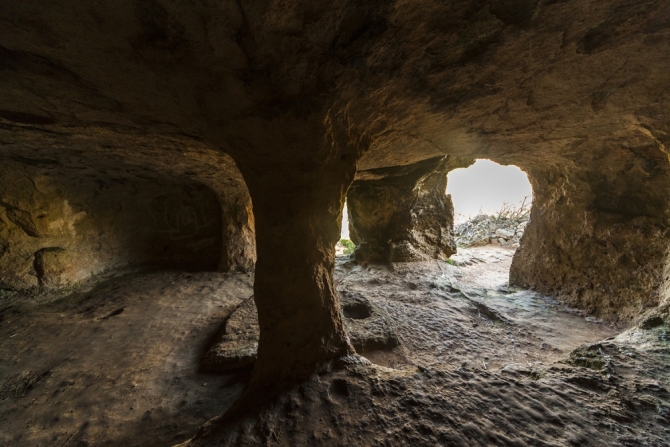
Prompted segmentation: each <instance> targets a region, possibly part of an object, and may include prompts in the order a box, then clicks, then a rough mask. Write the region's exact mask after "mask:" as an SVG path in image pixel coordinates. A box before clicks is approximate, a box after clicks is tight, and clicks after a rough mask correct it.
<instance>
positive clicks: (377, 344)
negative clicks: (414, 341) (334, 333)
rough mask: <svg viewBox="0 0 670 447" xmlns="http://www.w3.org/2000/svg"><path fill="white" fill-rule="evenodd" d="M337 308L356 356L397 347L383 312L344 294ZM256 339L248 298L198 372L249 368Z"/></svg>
mask: <svg viewBox="0 0 670 447" xmlns="http://www.w3.org/2000/svg"><path fill="white" fill-rule="evenodd" d="M340 305H341V306H342V313H343V316H344V324H345V327H346V329H347V333H348V335H349V339H350V341H351V344H352V345H353V347H354V348H355V349H356V352H358V353H359V354H363V355H365V354H366V353H369V352H371V351H379V350H392V349H393V348H395V347H397V346H398V345H399V344H400V341H399V340H398V337H397V336H396V334H395V332H394V329H393V324H392V321H391V319H390V318H389V317H388V316H387V315H386V314H385V313H384V311H383V309H381V308H378V307H376V306H374V305H373V304H371V303H370V301H369V300H367V299H365V298H364V297H362V296H361V295H359V294H355V293H354V294H351V293H346V292H344V293H343V294H342V295H341V299H340ZM259 335H260V328H259V326H258V312H257V310H256V304H255V302H254V299H253V297H251V298H248V299H246V300H245V301H244V302H243V303H242V304H240V306H239V307H238V308H237V309H235V311H234V312H233V313H232V314H231V315H230V317H229V318H228V320H227V321H226V323H225V327H224V329H223V331H222V333H221V335H220V336H219V337H218V338H217V340H216V341H215V343H214V345H213V346H212V347H211V348H210V349H209V350H208V351H207V352H206V353H205V355H204V357H203V359H202V361H201V363H200V368H201V369H202V370H203V371H208V372H226V371H231V370H236V369H243V368H249V367H252V366H253V365H254V363H255V361H256V358H257V350H258V338H259Z"/></svg>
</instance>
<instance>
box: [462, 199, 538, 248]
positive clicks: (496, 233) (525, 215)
mask: <svg viewBox="0 0 670 447" xmlns="http://www.w3.org/2000/svg"><path fill="white" fill-rule="evenodd" d="M529 218H530V213H529V211H528V209H523V208H522V209H518V210H513V209H510V211H508V212H505V211H504V210H503V211H501V212H500V213H498V214H497V215H487V214H480V215H478V216H475V217H473V218H472V219H469V220H468V221H466V222H463V223H461V224H458V225H456V226H455V227H454V234H455V241H456V245H457V246H459V247H473V246H477V245H486V244H498V245H501V246H503V247H512V248H517V247H518V246H519V242H520V240H521V236H523V233H524V231H525V230H526V226H527V225H528V221H529Z"/></svg>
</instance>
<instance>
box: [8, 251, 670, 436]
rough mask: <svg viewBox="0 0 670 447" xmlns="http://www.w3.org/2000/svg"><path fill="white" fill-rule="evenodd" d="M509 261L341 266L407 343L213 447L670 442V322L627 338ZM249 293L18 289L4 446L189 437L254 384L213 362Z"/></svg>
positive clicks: (144, 276) (235, 289)
mask: <svg viewBox="0 0 670 447" xmlns="http://www.w3.org/2000/svg"><path fill="white" fill-rule="evenodd" d="M512 254H513V250H510V249H504V248H500V247H492V246H489V247H477V248H472V249H460V250H459V254H458V255H456V256H455V257H454V259H453V264H455V265H451V264H450V263H445V262H441V261H434V262H427V263H406V264H395V265H394V266H392V267H384V266H369V267H362V266H359V265H355V264H354V263H352V262H350V261H348V260H347V258H344V257H342V258H338V262H337V268H336V272H335V275H336V280H337V283H338V290H339V291H340V293H342V294H349V295H351V294H358V295H361V296H364V297H365V299H367V300H369V301H370V302H371V303H372V304H373V305H374V307H375V309H376V311H378V312H380V313H382V314H383V316H384V318H386V319H387V320H388V321H390V322H392V329H393V331H394V332H395V335H396V336H397V338H398V340H399V341H400V345H399V346H397V347H395V348H393V349H388V350H378V351H372V352H365V353H364V355H365V357H358V356H354V357H351V358H348V359H345V360H343V361H342V362H341V364H340V365H339V366H338V365H336V366H334V369H332V370H331V372H329V373H327V374H325V375H319V376H315V377H314V378H312V379H310V380H308V381H307V382H305V383H303V384H302V385H300V386H299V387H297V388H296V389H295V390H292V391H290V392H287V393H285V394H283V395H282V396H280V398H279V399H278V400H277V402H276V403H275V404H274V405H273V406H271V407H270V408H266V409H265V410H264V411H263V413H262V414H259V415H257V417H254V418H250V419H247V420H245V421H243V422H241V423H240V424H241V426H240V427H235V428H234V430H227V431H224V432H222V434H221V435H220V437H219V438H218V439H217V440H216V441H210V444H204V445H296V446H297V445H348V446H349V445H380V446H381V445H386V446H395V445H426V446H428V445H431V446H432V445H533V446H536V445H622V446H629V445H649V446H665V445H670V441H669V440H670V393H669V392H668V389H669V388H670V383H669V381H670V348H669V346H670V341H669V340H668V328H667V324H666V325H662V326H660V327H656V328H653V329H652V330H649V331H643V332H639V331H638V332H635V331H633V332H631V331H627V332H624V333H622V334H620V335H618V336H616V335H617V334H619V333H621V332H622V331H623V330H624V329H625V328H618V327H615V326H612V325H609V324H607V323H606V322H602V321H598V320H596V319H595V318H592V317H589V316H588V315H582V314H581V313H580V312H579V311H576V310H574V309H569V308H566V307H565V306H561V305H560V304H559V303H557V302H556V301H554V300H553V299H551V298H550V297H544V296H541V295H539V294H536V293H534V292H531V291H526V290H517V289H514V288H511V287H509V286H508V284H507V272H508V271H509V265H510V263H511V256H512ZM252 282H253V277H252V276H251V275H246V274H234V275H223V274H216V273H198V274H190V273H182V272H149V271H144V272H132V273H127V274H124V275H115V276H110V277H109V278H106V279H105V280H104V281H102V282H100V283H98V284H97V285H91V286H84V287H82V288H81V289H80V290H77V291H75V292H74V293H72V294H70V295H68V296H63V297H55V296H43V297H39V298H38V299H35V298H33V299H27V298H25V297H24V298H21V297H12V296H11V295H6V296H5V298H4V302H2V303H1V304H0V306H2V309H1V310H0V386H2V388H1V389H0V445H2V446H31V447H32V446H52V445H53V446H63V445H67V446H98V445H100V446H105V445H108V446H170V445H174V444H177V443H180V442H183V441H185V440H187V439H188V438H190V437H191V436H193V435H194V433H195V432H196V429H197V427H198V426H200V425H201V424H202V423H204V422H205V421H207V420H208V419H210V418H212V417H214V416H216V415H218V414H221V413H223V412H224V411H225V410H226V409H227V408H228V407H229V406H230V405H231V404H232V402H234V400H235V399H236V398H237V397H238V396H239V395H240V393H241V391H242V390H243V388H244V386H245V384H246V383H247V380H248V371H247V372H244V371H243V372H240V373H238V374H222V375H214V374H202V373H199V372H198V363H199V361H200V358H201V357H202V355H203V353H204V351H205V350H206V349H207V347H208V346H209V345H210V344H211V341H212V337H213V336H214V335H215V334H216V333H217V332H218V331H219V329H220V328H221V325H222V323H223V322H224V321H225V319H226V317H227V316H228V315H230V313H231V312H232V311H233V310H234V309H235V308H236V306H237V305H238V304H239V303H240V302H241V301H242V300H243V299H245V298H248V297H249V296H250V295H251V294H252ZM54 298H58V299H55V300H54ZM615 336H616V338H613V337H615ZM599 340H607V341H603V342H601V343H600V344H596V345H593V343H595V342H597V341H599ZM584 343H588V344H590V347H582V348H580V349H581V350H578V351H576V352H573V350H574V349H575V348H578V347H579V346H580V345H582V344H584ZM571 353H572V354H571ZM370 361H371V362H372V363H370ZM195 444H197V443H195Z"/></svg>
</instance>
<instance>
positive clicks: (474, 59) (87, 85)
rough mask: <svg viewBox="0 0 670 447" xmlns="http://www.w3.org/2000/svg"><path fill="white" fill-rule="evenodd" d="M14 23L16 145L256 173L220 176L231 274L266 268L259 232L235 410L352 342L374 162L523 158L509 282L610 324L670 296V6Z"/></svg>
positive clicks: (9, 107)
mask: <svg viewBox="0 0 670 447" xmlns="http://www.w3.org/2000/svg"><path fill="white" fill-rule="evenodd" d="M576 18H579V20H576ZM0 21H1V22H2V24H3V27H2V29H3V31H2V33H1V34H0V58H1V61H2V63H1V64H0V86H2V87H0V124H1V127H0V141H1V142H2V149H0V150H1V151H2V152H3V153H8V152H10V151H15V152H16V151H18V152H22V151H24V150H25V148H26V147H31V148H33V149H34V153H35V154H37V153H51V152H53V153H55V154H58V157H60V158H64V157H65V158H67V157H69V156H70V155H68V152H67V151H62V150H61V148H62V144H63V141H68V142H70V143H71V144H72V147H75V148H79V147H87V144H89V143H90V144H93V145H94V146H96V147H97V148H98V150H96V151H86V150H85V152H86V154H76V156H77V157H79V156H83V155H86V156H87V157H90V159H91V160H93V159H95V160H101V161H102V162H103V163H107V162H106V161H105V160H109V159H108V158H105V157H109V156H110V154H112V156H113V157H118V158H119V159H123V160H124V161H125V162H128V160H131V161H132V160H133V159H135V158H134V157H135V156H136V154H145V155H142V156H141V157H140V158H137V159H136V160H137V161H136V164H137V165H150V166H153V167H154V168H155V169H156V170H158V171H161V172H163V173H168V174H169V175H168V176H171V175H172V174H171V173H174V172H175V170H174V169H176V168H174V166H175V165H176V166H181V167H183V169H181V170H180V172H181V173H182V174H183V175H184V176H187V177H188V176H190V177H193V178H196V177H201V176H204V177H206V179H205V180H202V181H203V183H205V184H206V185H208V186H209V187H210V188H211V189H212V190H213V191H214V192H215V193H217V194H218V195H219V198H220V197H222V194H223V195H224V196H226V194H225V193H223V192H220V191H224V189H225V188H224V187H222V188H224V189H221V190H220V191H219V190H217V189H216V185H217V184H219V183H217V182H220V181H221V178H223V177H224V176H225V175H222V174H219V173H220V172H227V171H226V169H227V168H226V167H225V166H229V167H230V166H234V165H237V166H238V167H239V171H241V174H242V176H243V178H244V182H245V183H246V185H248V195H247V191H246V190H245V189H244V188H242V187H240V183H239V180H240V178H239V176H238V177H236V180H230V181H229V182H228V181H223V182H222V183H221V184H225V185H232V186H231V187H230V188H229V189H225V191H235V192H236V193H235V194H230V195H227V196H226V197H231V199H230V200H231V202H230V204H229V205H223V206H222V208H223V209H224V210H225V214H226V215H225V217H224V220H225V219H231V218H233V220H232V221H234V222H237V223H235V224H233V225H232V226H226V225H224V228H226V229H227V230H226V231H227V233H226V234H225V235H224V237H223V240H224V241H227V242H226V243H225V247H227V248H226V250H228V255H226V256H224V261H223V262H222V264H221V265H222V268H223V269H225V270H229V269H235V268H238V267H239V268H242V269H248V268H250V266H251V264H252V261H253V259H254V255H253V253H252V250H251V248H250V247H251V241H252V240H253V231H252V230H251V228H252V226H253V225H252V224H253V223H255V229H256V250H257V253H258V261H257V264H256V277H255V279H256V284H255V300H256V304H257V308H258V311H259V322H260V344H259V360H258V364H257V367H256V370H255V373H254V381H253V384H252V387H251V389H250V391H249V393H247V395H246V397H245V400H244V401H243V404H241V405H244V403H249V402H254V401H255V400H254V399H255V397H257V395H258V390H259V389H267V388H268V385H271V389H276V387H275V385H277V384H281V383H284V382H290V381H294V380H296V379H301V378H304V377H306V376H308V375H309V374H311V373H313V372H314V371H316V370H317V369H319V368H320V367H321V366H323V365H324V364H327V363H328V362H329V361H331V360H333V359H336V358H338V357H341V356H343V355H345V354H347V353H349V352H351V351H350V347H349V342H348V340H347V338H346V335H345V334H344V330H343V327H342V321H341V315H340V310H339V307H338V306H337V296H336V294H335V293H334V288H333V279H332V270H333V255H334V245H335V242H336V241H337V239H338V234H339V225H338V222H339V219H340V215H341V209H342V206H343V203H344V199H345V195H346V193H347V190H348V189H349V188H350V186H351V185H352V183H353V182H357V181H360V182H361V183H359V184H358V185H356V183H354V186H353V187H352V189H351V191H352V193H353V194H356V191H357V190H360V189H361V188H359V186H360V185H363V184H364V183H363V182H364V181H367V180H366V178H365V177H364V175H365V174H366V173H368V174H369V173H371V172H372V173H374V172H378V171H376V170H378V169H390V170H397V169H400V168H399V167H407V166H414V165H418V164H421V163H428V162H429V161H430V160H436V159H443V158H444V157H454V158H455V159H466V160H467V159H472V158H475V157H484V158H489V159H491V160H494V161H500V162H501V163H509V164H515V165H517V166H519V167H521V168H522V169H524V170H525V171H526V172H528V173H529V177H530V179H531V182H532V183H533V187H534V190H535V192H536V198H535V203H534V207H533V211H532V221H531V225H530V227H529V229H528V231H527V232H526V234H525V236H524V238H523V241H522V246H521V248H520V250H519V253H518V254H517V257H516V259H515V260H514V265H513V267H512V279H513V280H514V281H515V282H517V283H519V284H524V285H527V286H531V287H534V288H536V289H538V290H542V291H546V292H551V293H553V294H555V295H557V296H559V297H563V298H564V299H566V300H567V301H568V302H570V303H572V304H574V305H578V306H581V307H583V308H588V309H590V310H592V311H594V312H596V313H599V314H601V315H603V316H608V317H611V318H621V319H626V320H631V319H634V318H636V317H637V316H639V315H641V313H643V312H645V310H651V309H652V308H654V307H655V306H656V305H657V304H658V303H659V302H660V299H661V298H660V297H659V292H658V291H659V287H660V286H661V281H662V278H663V276H662V275H663V268H664V265H665V253H666V250H667V243H666V242H665V236H666V234H667V225H668V221H667V219H668V203H667V191H668V187H669V186H670V184H669V183H670V176H669V172H668V158H667V154H668V149H667V147H668V141H669V139H668V135H669V134H670V122H669V121H668V118H667V110H668V109H669V108H670V95H669V93H668V89H667V85H668V72H667V66H668V65H670V51H668V48H669V47H670V43H669V40H668V29H669V27H670V20H669V19H668V15H667V5H666V2H664V1H662V0H650V1H639V2H629V1H624V0H608V1H605V2H603V1H599V2H582V1H576V0H568V1H547V2H540V1H512V2H507V1H497V0H490V1H487V0H484V1H479V0H477V1H463V2H443V1H438V0H426V1H421V2H418V3H417V2H416V1H401V0H398V1H394V2H386V1H384V2H382V1H372V2H360V1H357V0H341V1H336V2H329V3H324V2H312V1H301V0H295V1H287V2H276V1H270V0H268V1H260V2H256V1H254V2H252V1H249V0H241V1H239V2H237V1H222V2H214V1H204V2H200V3H198V4H195V5H194V4H192V3H183V2H175V1H168V0H124V1H120V2H115V3H114V4H93V5H92V4H90V3H89V2H81V1H78V0H70V1H65V2H59V4H58V5H56V4H44V2H37V1H22V2H12V3H11V4H7V5H5V6H4V7H3V8H2V11H0ZM110 133H113V134H114V135H115V139H117V138H118V139H121V140H123V141H125V142H126V144H125V145H124V147H125V148H126V149H125V150H123V151H120V150H116V149H114V145H113V144H112V145H111V146H112V147H110V143H109V142H108V140H110V138H109V135H110ZM44 142H47V143H48V144H46V145H43V144H44ZM38 146H39V148H38ZM183 148H188V149H187V150H184V149H183ZM192 148H195V149H192ZM76 150H80V149H76ZM182 152H185V154H184V153H182ZM224 153H225V154H228V155H223V154H224ZM22 156H23V155H22ZM184 156H185V157H186V159H188V160H189V162H188V163H186V162H183V160H184ZM228 156H229V157H232V159H231V158H229V157H228ZM221 157H222V158H225V159H226V160H227V162H226V163H220V162H219V161H217V160H220V159H221ZM26 158H30V157H26ZM44 158H45V159H50V157H44ZM232 160H234V163H233V162H232ZM182 162H183V163H182ZM196 167H198V168H197V169H196ZM198 169H199V170H198ZM403 169H404V168H403ZM357 176H358V177H357ZM226 178H227V177H226ZM236 182H237V183H236ZM249 196H250V198H251V202H253V216H254V217H253V218H252V217H251V213H250V211H249V210H250V207H249V203H250V202H249ZM10 212H13V211H11V210H10ZM17 216H18V214H17ZM235 219H236V220H235ZM15 220H17V221H19V217H15ZM446 245H448V243H447V244H446ZM443 246H444V244H443V243H440V247H443ZM441 250H442V254H443V255H445V256H446V255H447V254H448V252H449V250H448V249H447V250H445V249H443V248H441ZM239 408H240V407H238V408H236V410H237V409H239Z"/></svg>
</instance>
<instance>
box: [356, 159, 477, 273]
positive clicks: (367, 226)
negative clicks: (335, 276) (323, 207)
mask: <svg viewBox="0 0 670 447" xmlns="http://www.w3.org/2000/svg"><path fill="white" fill-rule="evenodd" d="M468 164H469V163H467V164H463V163H462V162H460V163H459V161H458V160H454V159H452V158H451V157H444V158H437V159H430V160H426V161H424V162H420V163H416V164H414V165H410V166H403V167H400V168H382V169H375V170H367V171H364V172H361V173H359V177H363V178H365V180H363V179H359V180H356V181H355V182H354V183H353V184H352V185H351V187H350V188H349V191H348V192H347V205H348V208H347V209H348V213H349V234H350V237H351V240H352V241H353V242H354V244H356V250H355V252H354V257H355V258H356V259H357V260H358V261H359V262H370V261H372V262H408V261H425V260H427V259H446V258H448V257H449V256H451V255H452V254H454V253H455V252H456V245H455V243H454V238H453V234H452V231H453V226H454V206H453V204H452V202H451V197H449V196H447V195H446V193H445V191H446V189H447V172H448V171H449V170H451V169H455V168H457V167H461V166H463V165H464V166H467V165H468Z"/></svg>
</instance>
